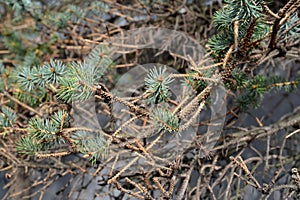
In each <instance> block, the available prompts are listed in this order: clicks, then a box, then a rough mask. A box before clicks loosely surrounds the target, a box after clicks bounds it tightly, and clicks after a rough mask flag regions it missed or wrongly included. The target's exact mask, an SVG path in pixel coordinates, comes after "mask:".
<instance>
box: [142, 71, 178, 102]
mask: <svg viewBox="0 0 300 200" xmlns="http://www.w3.org/2000/svg"><path fill="white" fill-rule="evenodd" d="M166 70H167V69H166V67H165V66H164V67H160V68H159V69H157V68H156V67H155V68H153V69H150V71H149V73H148V74H147V76H146V78H145V86H146V92H145V94H146V96H147V97H148V100H149V102H150V103H152V104H157V103H161V102H166V101H167V100H168V99H169V98H170V96H171V91H170V89H169V86H168V84H170V83H172V82H173V79H172V78H171V77H170V76H167V74H166Z"/></svg>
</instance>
